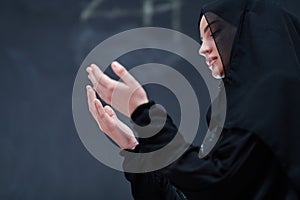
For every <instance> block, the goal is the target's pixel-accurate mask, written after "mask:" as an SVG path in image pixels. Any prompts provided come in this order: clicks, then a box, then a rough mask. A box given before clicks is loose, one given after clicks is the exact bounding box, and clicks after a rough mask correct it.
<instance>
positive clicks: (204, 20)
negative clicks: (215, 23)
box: [199, 15, 208, 35]
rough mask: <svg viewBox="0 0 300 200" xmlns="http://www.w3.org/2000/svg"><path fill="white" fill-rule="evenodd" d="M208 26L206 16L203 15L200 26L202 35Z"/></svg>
mask: <svg viewBox="0 0 300 200" xmlns="http://www.w3.org/2000/svg"><path fill="white" fill-rule="evenodd" d="M207 25H208V23H207V21H206V18H205V16H204V15H203V16H202V18H201V20H200V24H199V30H200V35H203V34H204V28H205V27H206V26H207Z"/></svg>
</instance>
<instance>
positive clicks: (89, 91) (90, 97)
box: [86, 85, 97, 121]
mask: <svg viewBox="0 0 300 200" xmlns="http://www.w3.org/2000/svg"><path fill="white" fill-rule="evenodd" d="M86 90H87V98H88V106H89V111H90V113H91V114H92V116H93V117H94V119H95V120H96V121H97V118H96V113H95V112H96V109H95V105H94V103H93V101H94V99H96V94H95V91H94V90H93V89H92V87H91V86H89V85H87V86H86Z"/></svg>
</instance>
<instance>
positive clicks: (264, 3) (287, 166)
mask: <svg viewBox="0 0 300 200" xmlns="http://www.w3.org/2000/svg"><path fill="white" fill-rule="evenodd" d="M202 16H205V18H206V20H207V22H208V24H209V27H210V29H211V32H212V34H213V36H214V39H215V42H216V46H217V48H218V51H219V54H220V56H221V58H222V62H223V66H225V78H223V81H224V87H225V90H226V97H227V111H226V120H225V124H224V128H226V129H230V128H242V129H244V130H248V131H250V132H254V133H255V134H256V135H257V136H258V137H259V138H260V139H261V140H262V141H263V142H264V143H265V144H266V145H267V146H268V147H269V148H270V149H271V150H272V151H273V153H274V155H275V156H276V158H277V159H278V160H280V162H281V164H282V168H283V169H284V171H285V172H286V173H287V175H288V177H289V178H290V179H291V181H292V183H293V184H294V186H295V188H296V189H297V190H298V192H300V129H299V128H300V116H299V115H300V22H299V20H298V19H297V18H296V17H295V16H294V15H293V14H291V13H290V12H288V11H287V10H286V9H284V8H283V7H282V6H281V5H280V3H279V2H278V1H274V0H273V1H271V0H218V1H214V2H212V3H209V4H206V5H205V6H204V7H203V8H202V10H201V15H200V19H201V17H202ZM216 21H217V22H216ZM211 117H212V118H214V117H216V116H211ZM258 164H259V163H258Z"/></svg>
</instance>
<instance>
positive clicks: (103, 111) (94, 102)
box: [86, 85, 138, 149]
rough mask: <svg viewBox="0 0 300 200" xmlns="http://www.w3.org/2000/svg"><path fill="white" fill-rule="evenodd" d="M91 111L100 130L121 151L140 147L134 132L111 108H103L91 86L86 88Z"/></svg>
mask: <svg viewBox="0 0 300 200" xmlns="http://www.w3.org/2000/svg"><path fill="white" fill-rule="evenodd" d="M86 90H87V97H88V106H89V111H90V112H91V114H92V116H93V117H94V119H95V120H96V122H97V124H98V126H99V128H100V130H101V131H103V132H104V133H105V134H107V135H108V136H109V137H110V138H111V139H112V140H113V141H114V142H115V143H116V144H117V145H118V146H119V147H120V148H121V149H134V148H135V147H136V145H138V141H137V140H136V138H135V136H134V134H133V132H132V130H131V129H130V128H129V127H128V126H127V125H126V124H124V123H123V122H121V121H120V120H119V119H118V117H117V115H116V114H115V112H114V111H113V109H112V108H111V107H110V106H108V105H107V106H105V107H103V106H102V104H101V102H100V101H99V99H97V98H96V94H95V91H94V90H93V88H92V87H91V86H89V85H88V86H87V87H86Z"/></svg>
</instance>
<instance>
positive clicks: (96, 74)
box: [91, 64, 117, 88]
mask: <svg viewBox="0 0 300 200" xmlns="http://www.w3.org/2000/svg"><path fill="white" fill-rule="evenodd" d="M91 69H92V70H91V75H92V76H93V78H94V79H96V81H97V83H99V84H101V85H102V86H103V87H106V88H107V87H110V86H112V85H115V84H116V83H117V81H115V80H113V79H111V78H110V77H109V76H107V75H106V74H104V73H103V72H102V71H101V69H100V68H99V67H98V66H97V65H95V64H91Z"/></svg>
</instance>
